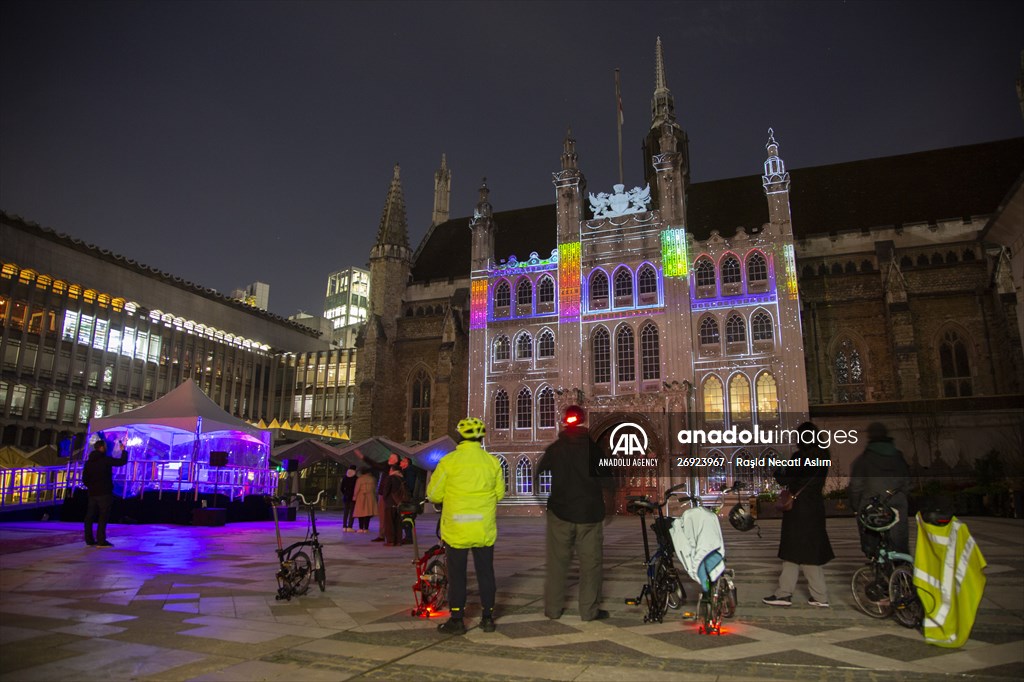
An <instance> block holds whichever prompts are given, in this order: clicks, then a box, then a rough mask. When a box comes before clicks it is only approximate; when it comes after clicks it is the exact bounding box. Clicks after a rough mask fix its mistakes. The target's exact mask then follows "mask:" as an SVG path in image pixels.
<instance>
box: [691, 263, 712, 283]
mask: <svg viewBox="0 0 1024 682" xmlns="http://www.w3.org/2000/svg"><path fill="white" fill-rule="evenodd" d="M693 270H694V277H695V278H696V280H697V286H699V287H713V286H715V264H714V263H712V262H711V259H710V258H698V259H697V262H696V263H694V266H693Z"/></svg>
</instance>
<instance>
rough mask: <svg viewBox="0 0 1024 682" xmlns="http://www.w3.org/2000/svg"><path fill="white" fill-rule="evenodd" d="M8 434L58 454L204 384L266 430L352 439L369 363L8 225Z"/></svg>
mask: <svg viewBox="0 0 1024 682" xmlns="http://www.w3.org/2000/svg"><path fill="white" fill-rule="evenodd" d="M0 323H2V335H0V359H2V365H0V434H2V442H3V443H4V444H14V445H18V446H21V447H37V446H40V445H46V444H55V443H57V442H59V441H60V440H61V439H63V438H64V437H66V436H68V435H71V434H74V433H77V432H80V431H82V430H83V429H84V428H85V426H86V424H87V422H88V420H89V419H90V418H91V417H100V416H105V415H109V414H114V413H117V412H120V411H123V410H127V409H131V408H133V407H138V406H141V405H143V404H145V403H148V402H150V401H152V400H155V399H157V398H159V397H161V396H163V395H166V394H167V393H168V392H169V391H170V390H171V389H173V388H174V387H176V386H178V385H179V384H180V383H181V382H182V381H184V380H185V379H187V378H192V379H194V380H195V381H196V382H197V383H198V384H199V386H200V387H201V388H202V389H203V391H204V392H206V394H207V395H209V396H210V398H212V399H213V400H214V401H215V402H216V403H217V404H218V405H219V406H220V407H222V408H223V409H225V410H227V411H228V412H230V413H231V414H232V415H234V416H236V417H240V418H242V419H246V420H248V421H252V422H258V421H259V420H261V419H262V420H263V421H264V422H266V423H269V422H270V421H272V420H273V419H277V420H278V422H281V423H283V422H285V421H288V422H289V423H290V424H292V425H299V426H306V425H308V426H311V427H317V426H322V427H323V429H324V430H325V431H333V430H337V431H339V432H346V431H348V429H349V425H350V415H351V413H352V407H353V402H354V397H355V396H354V390H353V388H352V384H353V381H354V371H355V358H354V352H353V351H352V350H351V349H338V348H337V347H334V346H333V345H332V344H331V342H330V339H328V338H322V337H321V334H320V332H319V331H314V330H312V329H310V328H308V327H306V326H304V325H302V324H299V323H296V322H291V321H288V320H286V319H284V318H282V317H279V316H277V315H273V314H271V313H268V312H266V311H264V310H260V309H259V308H255V307H252V306H249V305H246V304H244V303H241V302H239V301H236V300H233V299H232V298H229V297H227V296H223V295H221V294H219V293H217V292H216V291H214V290H212V289H208V288H204V287H202V286H199V285H197V284H194V283H192V282H187V281H183V280H182V279H181V278H180V277H175V276H173V275H171V274H168V273H164V272H160V271H159V270H156V269H155V268H150V267H147V266H145V265H143V264H141V263H137V262H136V261H134V260H132V259H130V258H128V257H126V256H123V255H118V254H115V253H112V252H110V251H108V250H106V249H100V248H98V247H96V246H92V245H89V244H85V243H83V242H82V241H80V240H77V239H74V238H72V237H70V236H67V235H64V234H58V233H57V232H55V231H53V230H51V229H48V228H44V227H41V226H39V225H36V224H34V223H31V222H28V221H26V220H23V219H21V218H19V217H16V216H11V215H7V214H0Z"/></svg>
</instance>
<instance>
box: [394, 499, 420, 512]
mask: <svg viewBox="0 0 1024 682" xmlns="http://www.w3.org/2000/svg"><path fill="white" fill-rule="evenodd" d="M421 511H423V509H422V508H421V505H419V504H416V503H415V502H403V503H402V504H400V505H398V513H399V514H419V513H420V512H421Z"/></svg>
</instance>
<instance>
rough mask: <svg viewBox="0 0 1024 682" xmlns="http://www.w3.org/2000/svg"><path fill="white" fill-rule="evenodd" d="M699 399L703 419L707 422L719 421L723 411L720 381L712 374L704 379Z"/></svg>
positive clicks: (723, 400) (723, 402) (723, 403)
mask: <svg viewBox="0 0 1024 682" xmlns="http://www.w3.org/2000/svg"><path fill="white" fill-rule="evenodd" d="M701 397H702V400H703V405H704V418H705V419H707V420H709V421H721V420H722V411H723V410H724V409H725V399H724V396H723V394H722V382H721V380H720V379H719V378H718V377H716V376H715V375H713V374H712V375H711V376H709V377H708V378H707V379H705V380H704V386H703V387H701Z"/></svg>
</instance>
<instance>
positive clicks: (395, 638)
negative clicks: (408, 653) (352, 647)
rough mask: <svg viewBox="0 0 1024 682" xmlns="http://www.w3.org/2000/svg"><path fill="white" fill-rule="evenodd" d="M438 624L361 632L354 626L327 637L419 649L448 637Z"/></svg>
mask: <svg viewBox="0 0 1024 682" xmlns="http://www.w3.org/2000/svg"><path fill="white" fill-rule="evenodd" d="M437 625H440V622H438V623H435V624H434V627H433V628H429V629H423V630H385V631H383V632H360V631H359V629H358V628H353V629H351V630H344V631H342V632H337V633H335V634H333V635H330V636H329V637H326V638H325V639H326V640H336V641H339V642H359V643H362V644H372V645H380V646H397V647H409V648H413V649H419V648H421V647H425V646H428V645H430V644H436V643H438V642H440V641H442V640H444V639H445V638H446V635H442V634H441V633H440V632H438V631H437Z"/></svg>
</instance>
